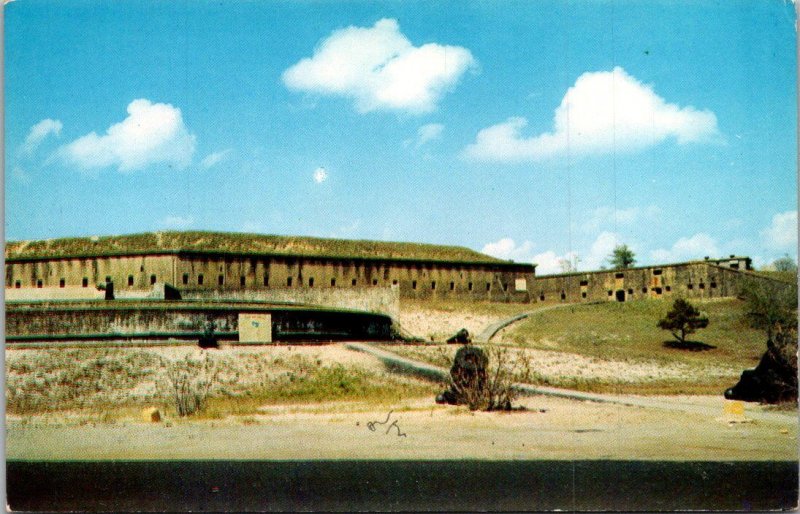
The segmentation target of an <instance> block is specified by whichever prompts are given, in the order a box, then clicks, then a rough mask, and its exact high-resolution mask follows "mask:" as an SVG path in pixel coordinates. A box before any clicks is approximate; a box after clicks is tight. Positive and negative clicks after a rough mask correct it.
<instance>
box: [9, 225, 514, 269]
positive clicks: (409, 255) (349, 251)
mask: <svg viewBox="0 0 800 514" xmlns="http://www.w3.org/2000/svg"><path fill="white" fill-rule="evenodd" d="M158 250H162V251H164V250H166V251H176V250H196V251H210V252H231V253H272V254H291V255H307V256H327V257H374V258H387V259H419V260H435V261H464V262H504V261H502V260H500V259H496V258H494V257H490V256H488V255H484V254H482V253H479V252H476V251H474V250H470V249H469V248H464V247H460V246H443V245H433V244H423V243H396V242H388V241H360V240H346V239H325V238H319V237H301V236H276V235H263V234H240V233H224V232H199V231H194V232H150V233H144V234H130V235H119V236H102V237H91V238H90V237H70V238H62V239H48V240H43V241H17V242H9V243H7V245H6V258H13V257H34V256H35V257H55V256H64V255H70V256H72V255H104V254H120V253H125V252H134V253H136V252H148V251H158Z"/></svg>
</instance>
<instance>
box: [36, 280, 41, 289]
mask: <svg viewBox="0 0 800 514" xmlns="http://www.w3.org/2000/svg"><path fill="white" fill-rule="evenodd" d="M36 287H42V281H41V279H39V280H37V281H36Z"/></svg>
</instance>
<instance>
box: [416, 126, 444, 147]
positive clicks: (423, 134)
mask: <svg viewBox="0 0 800 514" xmlns="http://www.w3.org/2000/svg"><path fill="white" fill-rule="evenodd" d="M442 131H444V125H442V124H441V123H428V124H427V125H423V126H421V127H420V128H419V129H417V144H416V146H417V148H419V147H420V146H422V145H424V144H425V143H430V142H431V141H434V140H436V139H439V138H440V137H442Z"/></svg>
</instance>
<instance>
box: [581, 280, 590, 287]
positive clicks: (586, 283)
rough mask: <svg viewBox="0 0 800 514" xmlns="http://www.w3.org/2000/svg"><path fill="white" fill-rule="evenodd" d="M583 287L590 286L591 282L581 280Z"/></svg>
mask: <svg viewBox="0 0 800 514" xmlns="http://www.w3.org/2000/svg"><path fill="white" fill-rule="evenodd" d="M581 285H582V286H588V285H589V281H588V280H581Z"/></svg>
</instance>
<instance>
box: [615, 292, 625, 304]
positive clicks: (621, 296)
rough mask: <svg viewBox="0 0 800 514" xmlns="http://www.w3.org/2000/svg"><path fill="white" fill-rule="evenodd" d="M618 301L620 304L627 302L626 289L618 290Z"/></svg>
mask: <svg viewBox="0 0 800 514" xmlns="http://www.w3.org/2000/svg"><path fill="white" fill-rule="evenodd" d="M617 301H618V302H624V301H625V290H624V289H618V290H617Z"/></svg>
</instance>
